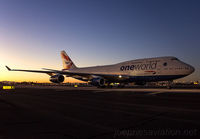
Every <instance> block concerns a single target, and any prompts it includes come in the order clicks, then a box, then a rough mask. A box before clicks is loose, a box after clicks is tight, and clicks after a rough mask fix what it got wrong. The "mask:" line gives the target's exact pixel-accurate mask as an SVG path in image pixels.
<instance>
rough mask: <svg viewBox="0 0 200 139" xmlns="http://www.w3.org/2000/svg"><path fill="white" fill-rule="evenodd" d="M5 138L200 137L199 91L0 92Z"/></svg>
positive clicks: (31, 88)
mask: <svg viewBox="0 0 200 139" xmlns="http://www.w3.org/2000/svg"><path fill="white" fill-rule="evenodd" d="M0 112H1V114H0V119H1V124H0V138H2V139H79V138H81V139H102V138H103V139H107V138H108V139H110V138H115V139H121V138H124V139H127V138H128V139H129V138H131V139H132V138H136V139H138V138H139V139H155V138H156V139H160V138H163V139H167V138H170V139H171V138H176V139H177V138H197V139H198V138H200V89H139V88H137V89H133V88H124V89H118V88H113V89H105V88H104V89H101V88H95V87H77V88H74V87H65V86H62V87H59V86H56V87H51V86H45V87H42V86H18V87H16V88H15V89H11V90H3V89H1V90H0Z"/></svg>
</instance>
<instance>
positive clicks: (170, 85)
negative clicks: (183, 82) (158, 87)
mask: <svg viewBox="0 0 200 139" xmlns="http://www.w3.org/2000/svg"><path fill="white" fill-rule="evenodd" d="M172 84H173V80H170V81H168V84H167V88H168V89H172Z"/></svg>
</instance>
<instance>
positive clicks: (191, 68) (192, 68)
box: [189, 65, 195, 74]
mask: <svg viewBox="0 0 200 139" xmlns="http://www.w3.org/2000/svg"><path fill="white" fill-rule="evenodd" d="M189 69H190V74H191V73H193V72H194V71H195V68H194V67H193V66H191V65H190V66H189Z"/></svg>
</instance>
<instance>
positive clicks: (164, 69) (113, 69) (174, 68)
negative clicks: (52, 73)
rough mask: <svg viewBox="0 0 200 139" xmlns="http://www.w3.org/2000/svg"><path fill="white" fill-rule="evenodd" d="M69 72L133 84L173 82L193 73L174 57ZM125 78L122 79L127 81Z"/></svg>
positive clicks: (192, 69)
mask: <svg viewBox="0 0 200 139" xmlns="http://www.w3.org/2000/svg"><path fill="white" fill-rule="evenodd" d="M69 71H73V72H75V73H90V74H105V75H110V74H112V75H116V76H119V77H125V76H126V77H127V78H128V79H129V80H130V81H131V82H134V81H142V80H144V81H162V80H173V79H177V78H181V77H184V76H187V75H189V74H191V73H192V72H194V68H193V67H192V66H190V65H188V64H186V63H184V62H182V61H180V60H178V59H177V58H175V57H158V58H145V59H137V60H131V61H126V62H122V63H118V64H114V65H106V66H95V67H86V68H77V69H71V70H69ZM75 78H76V77H75ZM77 78H79V77H77ZM127 78H124V79H126V80H127ZM119 80H122V79H119Z"/></svg>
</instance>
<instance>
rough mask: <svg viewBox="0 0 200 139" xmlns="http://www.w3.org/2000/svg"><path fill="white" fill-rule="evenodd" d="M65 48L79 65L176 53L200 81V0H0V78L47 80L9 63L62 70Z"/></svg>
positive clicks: (25, 66) (103, 63) (189, 77)
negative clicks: (10, 69) (62, 57)
mask: <svg viewBox="0 0 200 139" xmlns="http://www.w3.org/2000/svg"><path fill="white" fill-rule="evenodd" d="M61 50H65V51H66V52H67V53H68V55H69V56H70V57H71V59H72V60H73V61H74V63H75V64H76V65H77V66H78V67H86V66H96V65H106V64H114V63H119V62H122V61H127V60H132V59H136V58H149V57H158V56H175V57H177V58H179V59H180V60H182V61H184V62H186V63H189V64H191V65H192V66H194V67H195V69H196V71H195V73H193V74H192V75H190V76H188V77H186V78H184V79H183V80H186V81H190V80H200V62H199V61H200V1H198V0H0V81H5V80H7V81H38V82H48V81H49V76H48V75H46V74H38V73H25V72H9V71H7V69H6V68H5V65H8V66H10V67H11V68H18V69H37V70H40V69H41V68H53V69H62V61H61V58H60V51H61ZM68 81H72V80H71V79H68V80H67V81H66V82H68Z"/></svg>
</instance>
